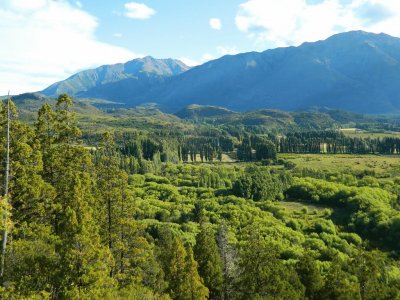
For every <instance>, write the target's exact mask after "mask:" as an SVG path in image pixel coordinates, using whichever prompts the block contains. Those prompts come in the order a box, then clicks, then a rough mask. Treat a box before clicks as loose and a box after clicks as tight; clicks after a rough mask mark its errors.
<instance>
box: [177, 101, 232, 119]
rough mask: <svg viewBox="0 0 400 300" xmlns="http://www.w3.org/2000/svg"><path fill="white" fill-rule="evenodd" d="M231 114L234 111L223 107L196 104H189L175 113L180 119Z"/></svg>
mask: <svg viewBox="0 0 400 300" xmlns="http://www.w3.org/2000/svg"><path fill="white" fill-rule="evenodd" d="M231 114H235V112H234V111H232V110H229V109H227V108H225V107H220V106H212V105H197V104H192V105H189V106H187V107H185V108H184V109H182V110H180V111H178V112H177V113H176V115H177V116H178V117H179V118H181V119H202V118H208V117H220V116H226V115H231Z"/></svg>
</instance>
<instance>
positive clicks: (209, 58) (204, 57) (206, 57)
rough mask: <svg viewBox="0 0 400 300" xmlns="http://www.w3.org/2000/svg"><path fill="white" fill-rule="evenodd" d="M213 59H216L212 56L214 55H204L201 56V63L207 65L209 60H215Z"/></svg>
mask: <svg viewBox="0 0 400 300" xmlns="http://www.w3.org/2000/svg"><path fill="white" fill-rule="evenodd" d="M213 59H215V56H214V55H212V54H210V53H204V54H203V55H202V56H201V62H202V63H205V62H207V61H209V60H213Z"/></svg>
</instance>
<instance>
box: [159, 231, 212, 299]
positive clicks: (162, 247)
mask: <svg viewBox="0 0 400 300" xmlns="http://www.w3.org/2000/svg"><path fill="white" fill-rule="evenodd" d="M157 246H158V247H157V248H158V251H157V252H158V259H159V261H160V263H161V265H162V268H163V271H164V274H165V279H166V281H167V282H168V288H167V290H166V291H167V292H168V293H169V294H170V295H171V297H172V298H173V299H180V300H186V299H187V300H194V299H196V300H197V299H207V297H208V289H207V288H206V287H205V286H204V285H203V283H202V281H201V278H200V276H199V274H198V272H197V263H196V261H195V260H194V259H193V253H192V249H191V248H189V247H188V248H187V249H186V248H185V246H184V245H183V243H182V241H181V239H180V238H179V237H178V236H177V234H175V233H173V232H172V230H171V229H169V228H166V227H163V228H161V229H160V232H159V240H158V245H157Z"/></svg>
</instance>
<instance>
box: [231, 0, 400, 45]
mask: <svg viewBox="0 0 400 300" xmlns="http://www.w3.org/2000/svg"><path fill="white" fill-rule="evenodd" d="M235 21H236V26H237V28H238V29H239V30H240V31H242V32H245V33H246V34H247V35H248V36H249V37H250V38H251V39H253V40H254V41H255V42H256V44H258V45H259V46H265V45H269V46H272V47H274V46H288V45H299V44H301V43H302V42H304V41H309V42H312V41H317V40H320V39H324V38H327V37H329V36H330V35H332V34H335V33H338V32H343V31H349V30H365V31H370V32H376V33H380V32H385V33H388V34H391V35H394V36H400V1H393V0H347V1H343V0H321V1H318V2H314V3H313V4H311V2H310V1H307V0H280V1H275V0H249V1H246V2H244V3H242V4H241V5H240V6H239V10H238V12H237V15H236V18H235Z"/></svg>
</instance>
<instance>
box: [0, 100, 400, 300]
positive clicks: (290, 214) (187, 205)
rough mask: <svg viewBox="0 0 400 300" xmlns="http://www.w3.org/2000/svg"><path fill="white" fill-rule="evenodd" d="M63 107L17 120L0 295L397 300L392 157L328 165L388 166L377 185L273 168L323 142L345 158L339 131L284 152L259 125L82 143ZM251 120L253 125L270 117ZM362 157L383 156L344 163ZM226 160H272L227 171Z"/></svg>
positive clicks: (126, 134)
mask: <svg viewBox="0 0 400 300" xmlns="http://www.w3.org/2000/svg"><path fill="white" fill-rule="evenodd" d="M72 104H73V102H72V101H71V99H70V98H69V97H68V96H67V95H61V96H60V97H59V98H58V100H57V104H55V109H54V110H53V108H52V104H50V105H44V106H43V107H42V108H41V109H40V110H39V113H38V118H37V121H36V123H35V124H34V128H31V127H29V126H27V125H25V124H23V123H21V122H19V121H18V120H17V119H16V118H17V115H16V113H15V112H14V108H13V119H12V122H11V129H12V130H11V153H10V158H11V177H10V193H9V195H8V198H7V200H8V204H9V205H6V201H4V198H3V197H2V199H3V201H1V203H2V205H1V207H0V215H3V216H4V215H5V214H7V216H8V218H7V223H4V221H3V223H1V229H3V228H4V227H6V226H7V229H8V230H9V232H10V236H11V237H12V238H11V239H9V241H8V246H7V252H6V256H5V258H6V264H5V275H4V277H3V278H2V284H3V285H2V287H1V288H0V298H2V299H3V298H4V299H111V298H115V299H271V298H274V299H304V298H307V299H360V298H361V299H397V298H398V297H399V291H400V271H399V270H400V268H399V264H398V261H397V259H398V256H399V247H400V244H399V239H398V236H399V234H400V215H399V203H398V193H399V191H400V188H399V183H400V181H399V180H398V178H393V177H391V176H390V174H394V173H395V172H397V171H396V164H394V163H393V164H391V165H390V166H389V163H386V159H389V158H383V157H379V158H376V161H373V160H372V161H371V158H366V157H364V156H363V157H362V158H360V157H357V158H355V157H348V156H346V157H344V156H343V157H342V156H340V157H339V158H338V161H339V163H343V159H349V160H350V161H351V162H354V161H358V160H360V159H362V161H364V160H365V161H368V159H370V160H369V163H370V164H371V166H372V167H374V166H375V165H378V163H380V164H381V167H382V169H383V165H386V167H385V168H387V169H386V170H389V169H390V171H388V172H387V173H385V174H386V175H385V176H386V178H381V177H380V176H381V174H382V173H379V174H380V175H379V176H378V175H377V174H378V172H376V173H374V172H370V171H368V170H364V169H363V168H365V166H364V165H362V164H360V166H359V167H360V169H359V170H358V171H349V172H341V171H338V170H339V169H334V170H330V171H324V168H325V166H327V165H328V166H329V165H332V163H333V162H332V160H333V158H332V156H328V155H327V156H324V157H322V156H315V157H311V156H295V157H294V158H293V157H292V158H290V157H288V156H285V157H286V159H285V160H282V159H279V160H275V158H274V157H272V156H273V155H274V150H275V149H278V150H280V151H282V148H280V147H286V149H289V148H290V149H291V150H290V151H294V152H296V151H308V152H310V151H316V152H318V148H319V150H321V145H320V144H319V142H320V140H319V139H327V138H329V139H332V140H331V142H332V145H333V144H334V143H336V144H335V147H333V146H332V145H331V146H332V147H331V148H330V150H329V151H339V152H340V151H347V150H345V148H343V147H349V145H345V144H339V142H338V141H339V140H340V141H341V142H343V143H348V142H350V141H353V142H354V141H356V140H351V139H344V138H343V136H342V135H340V134H337V133H334V132H319V133H315V132H305V133H301V134H300V133H299V134H285V135H280V136H281V137H282V139H281V138H277V137H276V136H275V133H274V134H272V133H271V134H270V133H266V132H264V131H263V130H262V129H261V127H229V126H228V127H225V126H219V125H218V126H217V125H209V124H202V125H199V126H196V127H197V128H196V129H195V130H194V129H193V128H192V129H193V130H192V129H190V126H188V127H185V130H186V131H182V132H180V131H179V132H178V131H177V132H175V131H173V130H170V131H168V129H165V128H163V129H159V130H154V127H152V126H151V125H149V126H148V127H146V131H136V130H129V131H123V132H122V131H116V132H113V133H111V132H106V133H104V134H98V135H95V136H94V135H91V136H90V137H89V136H88V135H84V137H85V138H86V139H85V140H82V136H81V133H80V129H79V128H78V123H77V121H76V117H75V111H76V109H74V108H73V106H72ZM78 105H79V104H78ZM4 112H5V111H4V107H2V109H1V114H0V125H1V126H2V127H1V129H2V130H1V131H0V154H1V156H2V157H4V154H5V147H4V141H5V135H4V124H5V123H4V120H5V115H4ZM114 113H116V114H127V115H129V114H130V116H131V117H132V116H133V115H134V116H135V117H138V118H142V117H143V115H141V113H140V112H135V113H134V112H133V111H130V112H128V110H127V111H116V112H114ZM259 113H260V114H262V116H263V117H262V118H260V121H263V120H264V119H271V118H273V117H278V116H279V112H274V111H263V112H259ZM229 115H230V116H229V118H231V117H232V118H236V117H237V115H235V114H229ZM156 116H158V117H159V116H161V114H159V113H157V114H156ZM220 117H228V116H220ZM280 117H282V118H291V115H287V114H286V115H285V114H284V115H280ZM296 117H297V118H300V119H301V118H303V117H304V116H301V115H296ZM206 119H207V118H206ZM147 120H149V119H147ZM250 121H251V120H246V122H250ZM303 121H304V120H303ZM150 128H153V129H151V130H150ZM100 136H101V137H100ZM91 138H93V140H94V141H95V142H93V143H96V147H95V145H94V144H93V143H92V142H90V141H93V140H91ZM295 139H298V140H297V141H296V140H295ZM302 141H304V142H306V143H305V144H304V145H305V146H304V147H303V146H301V147H303V148H301V147H300V146H299V145H300V144H301V143H302ZM84 142H86V143H89V145H93V147H84V146H83V144H84ZM392 142H395V141H392ZM380 143H381V144H380ZM368 145H369V146H371V145H374V146H373V147H378V145H380V146H379V147H383V145H386V146H388V147H389V145H390V143H389V142H388V141H380V142H379V143H378V142H371V141H366V143H364V146H363V145H362V144H355V145H353V150H354V151H355V149H358V150H360V149H364V150H365V149H367V146H368ZM369 146H368V147H369ZM235 148H236V149H237V150H238V152H237V153H236V151H234V150H235ZM346 149H347V148H346ZM371 149H372V148H371ZM353 150H352V151H353ZM358 150H357V151H358ZM364 150H363V151H364ZM382 151H383V150H382ZM385 151H386V150H385ZM228 154H229V155H230V156H231V160H230V163H224V159H226V155H228ZM236 154H237V155H238V156H240V155H244V156H247V158H245V159H243V160H246V161H247V160H253V159H256V160H261V159H268V161H265V160H264V161H263V162H251V163H244V162H240V163H233V162H234V161H233V160H232V157H233V158H235V155H236ZM223 157H225V158H223ZM373 159H375V157H374V158H373ZM383 159H385V160H383ZM216 160H222V162H221V163H220V162H216ZM225 161H226V160H225ZM292 161H295V162H296V165H298V166H297V167H296V168H294V163H292V165H290V163H291V162H292ZM387 161H388V162H389V160H387ZM201 162H203V163H201ZM302 164H303V165H302ZM304 164H306V167H305V166H304ZM261 165H263V166H261ZM299 165H300V167H299ZM308 165H310V166H308ZM320 165H321V166H320ZM3 168H4V166H2V165H1V166H0V169H1V172H0V179H1V180H3V179H4V178H3V176H4V175H3V173H4V170H3ZM293 168H294V169H293ZM340 170H341V169H340ZM392 172H393V173H392ZM139 174H140V175H139ZM310 177H313V178H310ZM284 196H286V199H285V197H284ZM283 199H285V200H289V201H282V200H283ZM268 200H269V201H268ZM274 200H275V201H274ZM276 200H278V201H276ZM2 220H3V219H2ZM362 247H364V248H362Z"/></svg>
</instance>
